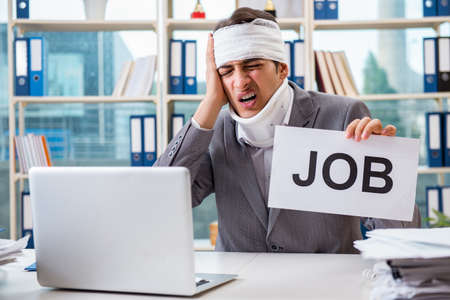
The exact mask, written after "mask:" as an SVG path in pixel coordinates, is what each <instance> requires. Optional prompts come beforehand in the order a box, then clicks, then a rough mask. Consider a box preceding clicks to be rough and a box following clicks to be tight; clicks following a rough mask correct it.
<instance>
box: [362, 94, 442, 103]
mask: <svg viewBox="0 0 450 300" xmlns="http://www.w3.org/2000/svg"><path fill="white" fill-rule="evenodd" d="M354 98H356V99H359V100H362V101H382V100H410V99H424V100H427V99H442V98H450V92H437V93H414V94H368V95H359V96H356V97H354Z"/></svg>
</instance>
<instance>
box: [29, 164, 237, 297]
mask: <svg viewBox="0 0 450 300" xmlns="http://www.w3.org/2000/svg"><path fill="white" fill-rule="evenodd" d="M30 195H31V203H32V214H33V223H34V239H35V248H36V263H37V278H38V281H39V283H40V284H41V285H42V286H46V287H55V288H67V289H81V290H96V291H116V292H131V293H146V294H165V295H183V296H190V295H195V294H197V293H200V292H203V291H205V290H208V289H210V288H212V287H215V286H218V285H220V284H223V283H225V282H228V281H230V280H232V279H233V278H235V277H236V276H237V275H233V274H195V273H194V251H193V247H194V246H193V227H192V204H191V181H190V175H189V171H188V169H186V168H183V167H154V168H153V167H50V168H49V167H44V168H39V167H36V168H32V169H31V170H30Z"/></svg>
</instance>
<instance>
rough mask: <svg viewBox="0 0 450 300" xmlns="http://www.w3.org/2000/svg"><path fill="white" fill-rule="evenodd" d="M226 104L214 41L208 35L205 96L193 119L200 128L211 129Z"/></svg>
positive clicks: (226, 99)
mask: <svg viewBox="0 0 450 300" xmlns="http://www.w3.org/2000/svg"><path fill="white" fill-rule="evenodd" d="M227 103H228V98H227V96H226V95H225V91H224V89H223V85H222V81H221V80H220V76H219V73H218V72H217V67H216V61H215V58H214V39H213V36H212V34H211V33H210V34H209V37H208V47H207V50H206V96H205V98H204V99H203V100H202V102H200V105H199V106H198V108H197V111H196V112H195V114H194V117H193V118H194V119H195V121H197V123H198V124H199V125H200V126H201V127H202V128H206V129H211V128H213V127H214V124H215V123H216V119H217V116H218V115H219V112H220V110H221V109H222V106H224V105H225V104H227Z"/></svg>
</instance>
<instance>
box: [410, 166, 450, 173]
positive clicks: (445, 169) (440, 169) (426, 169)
mask: <svg viewBox="0 0 450 300" xmlns="http://www.w3.org/2000/svg"><path fill="white" fill-rule="evenodd" d="M417 173H418V174H446V173H450V167H433V168H430V167H425V166H420V167H419V169H418V170H417Z"/></svg>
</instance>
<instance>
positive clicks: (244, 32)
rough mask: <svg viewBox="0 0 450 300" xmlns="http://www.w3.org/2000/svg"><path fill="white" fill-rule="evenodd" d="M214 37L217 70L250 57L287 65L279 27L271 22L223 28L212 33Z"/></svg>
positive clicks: (260, 21) (254, 22)
mask: <svg viewBox="0 0 450 300" xmlns="http://www.w3.org/2000/svg"><path fill="white" fill-rule="evenodd" d="M213 38H214V57H215V62H216V67H217V68H219V67H221V66H223V65H224V64H225V63H227V62H229V61H234V60H244V59H250V58H264V59H269V60H274V61H278V62H282V63H286V62H287V59H286V53H285V48H284V42H283V38H282V36H281V31H280V27H279V26H278V24H277V23H275V22H272V21H270V20H265V19H255V20H253V21H252V22H250V23H243V24H235V25H230V26H226V27H223V28H220V29H218V30H217V31H216V32H214V34H213Z"/></svg>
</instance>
